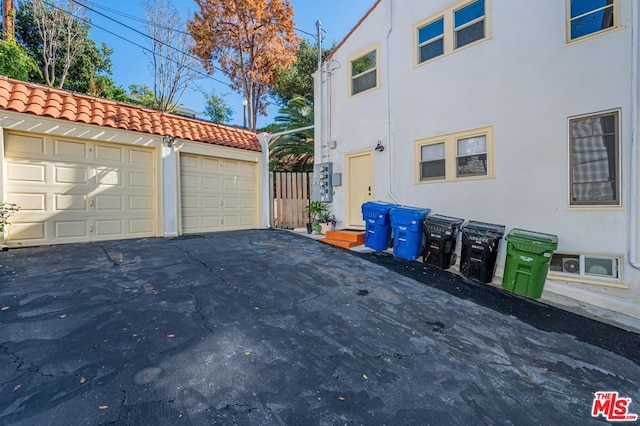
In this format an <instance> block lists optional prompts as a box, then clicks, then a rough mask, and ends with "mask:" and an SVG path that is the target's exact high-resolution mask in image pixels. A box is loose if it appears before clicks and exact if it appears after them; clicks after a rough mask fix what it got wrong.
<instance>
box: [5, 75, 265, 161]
mask: <svg viewBox="0 0 640 426" xmlns="http://www.w3.org/2000/svg"><path fill="white" fill-rule="evenodd" d="M0 109H4V110H7V111H15V112H20V113H25V114H32V115H36V116H41V117H51V118H58V119H62V120H68V121H73V122H79V123H85V124H94V125H96V126H102V127H112V128H114V129H122V130H129V131H133V132H141V133H149V134H154V135H161V136H165V135H168V136H173V137H175V138H177V139H185V140H190V141H196V142H204V143H209V144H213V145H222V146H227V147H231V148H239V149H245V150H249V151H258V152H260V151H262V148H261V146H260V143H259V142H258V138H257V136H256V134H255V133H253V132H251V131H249V130H245V129H240V128H236V127H230V126H224V125H221V124H216V123H211V122H208V121H202V120H196V119H192V118H187V117H181V116H179V115H175V114H171V113H166V112H161V111H155V110H152V109H149V108H144V107H141V106H137V105H132V104H126V103H121V102H116V101H111V100H108V99H101V98H94V97H92V96H88V95H83V94H78V93H71V92H66V91H64V90H59V89H53V88H50V87H45V86H39V85H37V84H33V83H25V82H22V81H18V80H13V79H10V78H7V77H4V76H0Z"/></svg>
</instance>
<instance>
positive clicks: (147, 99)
mask: <svg viewBox="0 0 640 426" xmlns="http://www.w3.org/2000/svg"><path fill="white" fill-rule="evenodd" d="M129 92H131V95H130V98H131V101H132V102H133V103H135V104H138V105H142V106H145V107H147V108H153V109H158V104H157V103H156V95H155V93H153V90H151V88H150V87H149V86H147V85H146V84H132V85H131V86H129Z"/></svg>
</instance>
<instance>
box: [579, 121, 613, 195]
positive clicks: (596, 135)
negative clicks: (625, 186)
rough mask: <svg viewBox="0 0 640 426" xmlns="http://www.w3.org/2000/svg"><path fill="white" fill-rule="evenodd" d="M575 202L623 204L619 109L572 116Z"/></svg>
mask: <svg viewBox="0 0 640 426" xmlns="http://www.w3.org/2000/svg"><path fill="white" fill-rule="evenodd" d="M569 132H570V133H569V135H570V138H569V139H570V141H569V144H570V159H569V161H570V164H569V168H570V174H569V178H570V187H571V189H570V192H571V200H570V205H572V206H602V205H619V204H620V178H619V176H620V164H619V154H618V138H619V130H618V113H617V112H608V113H604V114H597V115H592V116H587V117H580V118H574V119H571V120H569Z"/></svg>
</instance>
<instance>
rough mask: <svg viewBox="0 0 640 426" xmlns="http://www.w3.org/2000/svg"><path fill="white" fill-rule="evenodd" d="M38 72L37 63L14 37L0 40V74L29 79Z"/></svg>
mask: <svg viewBox="0 0 640 426" xmlns="http://www.w3.org/2000/svg"><path fill="white" fill-rule="evenodd" d="M39 72H40V70H39V69H38V65H37V64H36V63H35V61H34V60H33V59H31V57H30V56H29V52H27V49H25V48H24V46H22V45H20V44H18V43H17V42H16V40H15V39H9V40H0V74H2V75H6V76H7V77H10V78H15V79H16V80H22V81H29V80H30V79H31V76H37V75H38V73H39Z"/></svg>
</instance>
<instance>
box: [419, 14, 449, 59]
mask: <svg viewBox="0 0 640 426" xmlns="http://www.w3.org/2000/svg"><path fill="white" fill-rule="evenodd" d="M418 49H419V50H420V62H424V61H428V60H429V59H431V58H435V57H436V56H439V55H442V54H443V53H444V19H443V18H440V19H438V20H437V21H435V22H432V23H430V24H427V25H425V26H424V27H422V28H419V29H418Z"/></svg>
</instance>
